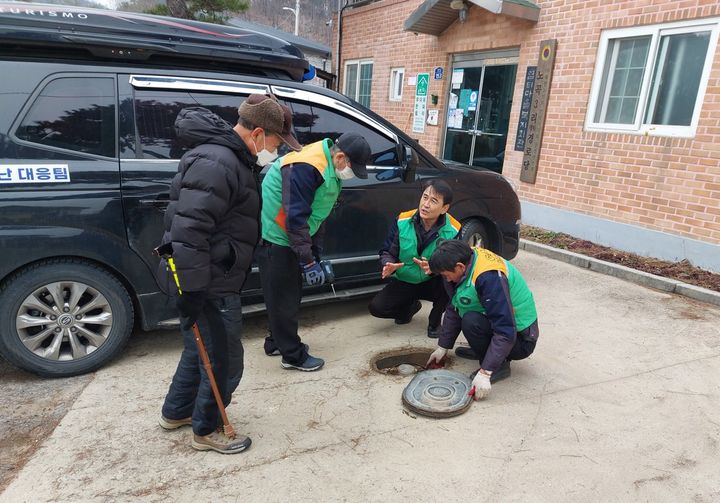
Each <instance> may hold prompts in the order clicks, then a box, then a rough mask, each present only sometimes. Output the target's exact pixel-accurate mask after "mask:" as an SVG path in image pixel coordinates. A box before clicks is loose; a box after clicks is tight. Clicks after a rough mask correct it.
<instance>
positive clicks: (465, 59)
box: [438, 47, 520, 161]
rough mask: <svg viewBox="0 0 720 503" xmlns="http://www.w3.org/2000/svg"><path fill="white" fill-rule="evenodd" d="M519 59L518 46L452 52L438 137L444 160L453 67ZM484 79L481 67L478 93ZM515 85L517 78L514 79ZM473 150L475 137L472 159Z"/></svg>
mask: <svg viewBox="0 0 720 503" xmlns="http://www.w3.org/2000/svg"><path fill="white" fill-rule="evenodd" d="M519 61H520V48H519V47H515V48H510V49H502V50H495V51H480V52H471V53H462V54H452V55H451V58H450V78H449V79H448V84H449V85H448V86H447V92H446V93H445V108H444V110H443V111H444V115H445V119H444V120H443V130H442V137H441V139H440V149H439V151H438V152H439V154H440V155H439V157H440V159H441V160H443V161H445V160H446V159H445V142H446V140H447V114H448V108H449V105H450V93H451V92H452V90H453V89H452V72H453V71H455V68H482V67H486V66H499V65H518V66H519ZM484 79H485V71H484V69H483V75H482V77H481V78H480V88H479V90H478V93H482V85H483V81H484ZM515 86H517V79H516V81H515ZM479 100H480V94H478V103H479ZM475 123H476V124H477V116H476V117H475ZM474 150H475V139H473V145H472V148H471V149H470V156H471V157H470V159H472V155H473V151H474ZM470 159H468V161H469V160H470Z"/></svg>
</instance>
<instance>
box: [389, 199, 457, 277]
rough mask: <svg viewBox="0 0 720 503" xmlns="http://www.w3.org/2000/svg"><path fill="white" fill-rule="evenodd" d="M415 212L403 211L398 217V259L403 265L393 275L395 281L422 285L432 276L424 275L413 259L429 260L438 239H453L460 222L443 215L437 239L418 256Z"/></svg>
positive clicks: (448, 215) (450, 216)
mask: <svg viewBox="0 0 720 503" xmlns="http://www.w3.org/2000/svg"><path fill="white" fill-rule="evenodd" d="M417 211H418V210H416V209H415V210H410V211H404V212H402V213H400V215H398V220H397V225H398V244H399V245H400V253H399V256H398V259H399V260H400V262H402V263H404V264H405V265H404V266H402V267H401V268H400V269H398V270H397V271H395V273H394V274H393V276H394V277H395V278H396V279H399V280H400V281H404V282H406V283H413V284H418V283H423V282H425V281H428V280H429V279H430V278H432V276H430V275H428V274H425V272H424V271H423V270H422V269H421V268H420V266H419V265H417V264H416V263H415V262H414V261H413V258H420V257H426V258H430V255H432V254H433V252H434V251H435V248H436V247H437V243H438V240H439V239H453V238H454V237H455V236H457V233H458V232H459V231H460V222H458V221H457V220H455V219H454V218H453V217H452V215H450V214H449V213H447V214H446V215H445V225H443V226H442V227H440V229H438V237H437V239H434V240H433V241H432V242H431V243H430V244H428V245H427V246H426V247H425V249H424V250H423V251H422V253H421V254H420V255H419V256H418V239H417V233H416V232H415V224H414V222H413V217H414V216H415V214H416V213H417Z"/></svg>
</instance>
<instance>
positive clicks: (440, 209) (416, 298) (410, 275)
mask: <svg viewBox="0 0 720 503" xmlns="http://www.w3.org/2000/svg"><path fill="white" fill-rule="evenodd" d="M452 197H453V195H452V189H451V188H450V186H449V185H448V184H447V183H446V182H444V181H443V180H439V179H432V180H430V181H429V182H427V183H426V184H425V186H424V190H423V193H422V195H421V196H420V202H419V204H418V207H417V209H414V210H410V211H405V212H403V213H400V215H398V219H397V221H396V222H395V223H394V225H393V226H392V227H391V229H390V232H389V234H388V237H387V239H386V240H385V246H384V247H383V249H382V250H380V261H381V263H382V267H383V268H382V278H383V279H385V278H387V277H390V282H389V283H388V284H387V285H386V286H385V288H383V289H382V290H381V291H380V292H378V294H377V295H376V296H375V297H374V298H373V299H372V301H370V305H369V306H368V309H369V310H370V314H372V315H373V316H375V317H376V318H394V319H395V323H397V324H398V325H404V324H406V323H410V320H412V317H413V316H414V315H415V313H417V312H418V311H419V310H420V308H421V304H420V299H424V300H429V301H431V302H432V303H433V307H432V310H431V311H430V316H429V318H428V328H427V335H428V337H432V338H435V339H436V338H438V337H439V335H440V321H441V320H442V315H443V311H445V308H446V307H447V303H448V300H449V299H448V296H447V292H446V291H445V287H444V286H443V283H442V277H440V276H433V275H430V274H429V272H430V271H429V266H428V263H427V258H426V257H429V256H430V255H431V254H432V252H433V251H434V250H435V246H437V243H438V241H439V240H441V239H454V238H456V237H457V235H458V232H459V231H460V222H458V221H457V220H455V219H454V218H453V217H452V216H451V215H450V214H449V213H448V209H450V203H452Z"/></svg>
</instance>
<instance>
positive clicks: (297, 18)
mask: <svg viewBox="0 0 720 503" xmlns="http://www.w3.org/2000/svg"><path fill="white" fill-rule="evenodd" d="M283 10H289V11H290V12H292V13H293V14H295V36H297V34H298V28H299V27H300V0H295V8H294V9H293V8H292V7H283Z"/></svg>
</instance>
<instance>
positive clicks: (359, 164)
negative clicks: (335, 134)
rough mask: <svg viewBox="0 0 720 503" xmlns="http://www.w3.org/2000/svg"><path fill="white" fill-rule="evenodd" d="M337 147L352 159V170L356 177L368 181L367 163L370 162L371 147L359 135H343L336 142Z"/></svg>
mask: <svg viewBox="0 0 720 503" xmlns="http://www.w3.org/2000/svg"><path fill="white" fill-rule="evenodd" d="M335 146H336V147H337V148H338V149H340V151H341V152H342V153H343V154H345V155H346V156H348V158H349V159H350V169H352V171H353V173H355V176H357V177H358V178H362V179H366V178H367V177H368V174H367V163H368V162H369V161H370V155H371V154H372V152H371V151H370V145H369V144H368V142H367V140H366V139H365V138H363V137H362V136H360V135H359V134H357V133H343V134H342V135H340V138H338V139H337V140H336V141H335Z"/></svg>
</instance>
